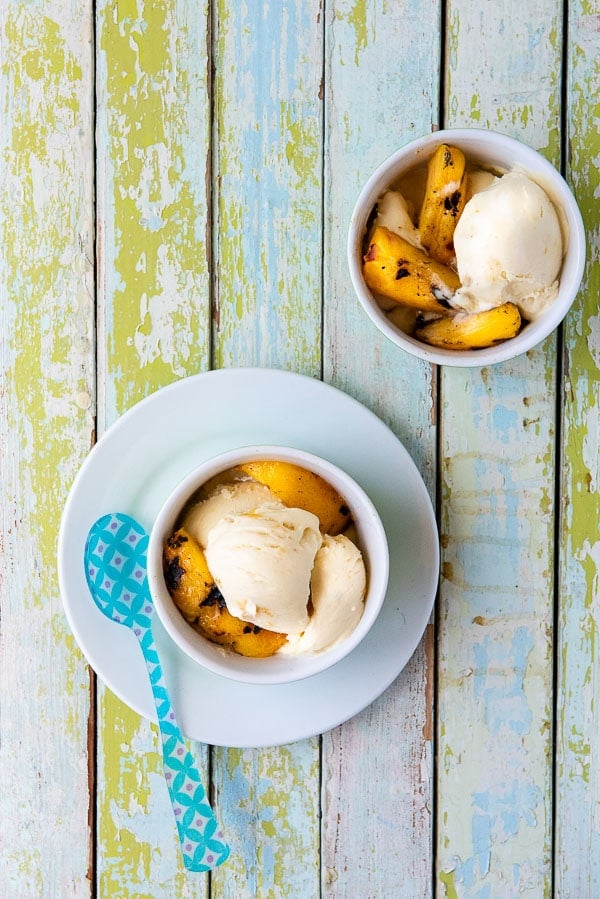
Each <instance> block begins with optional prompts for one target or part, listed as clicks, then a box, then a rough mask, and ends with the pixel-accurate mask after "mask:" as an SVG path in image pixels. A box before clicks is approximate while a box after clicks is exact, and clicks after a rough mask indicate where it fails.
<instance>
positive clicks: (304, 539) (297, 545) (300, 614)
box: [204, 501, 323, 636]
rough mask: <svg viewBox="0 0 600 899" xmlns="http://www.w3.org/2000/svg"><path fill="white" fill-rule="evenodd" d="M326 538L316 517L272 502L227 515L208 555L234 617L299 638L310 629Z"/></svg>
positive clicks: (208, 546)
mask: <svg viewBox="0 0 600 899" xmlns="http://www.w3.org/2000/svg"><path fill="white" fill-rule="evenodd" d="M322 539H323V538H322V536H321V532H320V531H319V519H318V518H317V516H316V515H313V514H312V512H306V511H304V510H303V509H289V508H287V506H284V505H283V503H280V502H278V501H274V502H273V501H271V502H267V503H263V504H262V505H259V506H257V507H256V508H254V509H252V510H251V511H244V512H234V513H232V514H226V515H224V516H223V517H222V518H221V519H220V520H219V521H218V522H217V523H216V524H214V525H213V527H211V528H210V530H209V532H208V537H207V540H206V546H205V549H204V552H205V556H206V562H207V564H208V567H209V569H210V572H211V574H212V576H213V578H214V579H215V583H216V584H217V586H218V587H219V589H220V591H221V593H222V594H223V598H224V599H225V603H226V605H227V609H228V611H229V612H230V613H231V614H232V615H233V616H235V617H236V618H241V619H242V620H244V621H248V622H250V623H251V624H256V625H258V626H259V627H263V628H266V629H267V630H270V631H278V632H280V633H285V634H289V635H291V636H296V635H298V634H300V633H301V632H302V631H303V630H304V629H305V628H306V626H307V624H308V620H309V616H308V599H309V595H310V579H311V572H312V569H313V564H314V561H315V555H316V553H317V550H318V549H319V547H320V546H321V542H322Z"/></svg>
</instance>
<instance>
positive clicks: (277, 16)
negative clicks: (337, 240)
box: [213, 0, 323, 375]
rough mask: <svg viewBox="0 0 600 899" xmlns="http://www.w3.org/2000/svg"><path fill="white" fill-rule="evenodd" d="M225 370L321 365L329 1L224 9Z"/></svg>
mask: <svg viewBox="0 0 600 899" xmlns="http://www.w3.org/2000/svg"><path fill="white" fill-rule="evenodd" d="M214 14H215V25H214V53H215V81H214V98H215V123H214V133H215V151H214V172H213V181H214V183H215V185H216V186H217V191H216V196H215V197H214V208H215V229H214V240H215V284H216V289H215V311H214V322H215V328H214V361H215V367H217V368H221V367H228V366H232V365H261V366H265V367H274V368H288V369H291V370H294V371H299V372H302V373H304V374H308V375H318V374H319V373H320V366H321V352H320V347H321V258H322V247H321V234H322V224H321V200H322V194H321V180H322V179H321V171H322V101H321V99H320V93H321V90H322V86H321V80H322V65H323V62H322V53H323V43H322V31H323V26H322V21H321V6H320V3H319V2H318V0H309V2H302V0H291V2H288V3H285V4H252V3H251V4H249V5H247V6H242V7H240V5H239V4H238V3H232V2H230V0H219V2H217V3H216V4H215V11H214Z"/></svg>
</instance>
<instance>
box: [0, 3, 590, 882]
mask: <svg viewBox="0 0 600 899" xmlns="http://www.w3.org/2000/svg"><path fill="white" fill-rule="evenodd" d="M563 7H564V4H563V3H559V0H532V2H531V3H518V2H517V0H499V2H497V3H490V2H487V3H479V2H477V0H448V2H447V3H446V4H442V3H441V2H436V0H425V2H424V0H421V2H418V0H399V2H397V3H389V2H386V0H328V2H327V3H323V2H321V0H307V2H302V0H286V2H285V3H273V2H271V3H263V2H261V0H251V2H248V3H246V4H243V5H240V4H237V3H235V2H233V0H205V3H204V4H200V5H198V4H192V3H188V2H186V0H99V2H98V3H96V4H92V2H91V0H69V2H68V3H67V2H66V0H45V2H41V0H28V2H25V0H4V2H3V3H2V4H0V609H1V620H2V626H1V630H0V822H1V823H0V895H1V896H2V899H4V897H7V899H17V897H18V899H30V897H31V899H40V897H42V899H55V897H61V899H62V897H63V896H65V897H67V896H68V897H82V899H85V897H90V899H91V897H92V896H98V897H99V899H108V897H110V899H113V897H119V899H120V897H123V899H129V897H131V896H135V897H138V896H139V897H148V899H167V897H168V899H171V897H180V896H181V897H184V896H185V897H197V899H208V896H211V897H223V899H225V897H227V899H254V897H258V899H263V897H273V899H274V897H277V899H278V897H289V899H313V897H314V899H317V897H318V896H323V897H327V899H355V897H358V896H361V897H363V896H364V897H368V899H371V897H373V899H375V897H377V899H379V897H382V899H388V897H390V899H392V897H393V899H417V897H418V899H422V897H423V899H426V897H430V899H433V897H434V896H435V897H439V899H441V897H443V896H446V897H449V899H459V897H460V899H471V897H485V899H513V897H516V896H520V895H531V896H535V897H538V896H539V897H546V896H548V897H550V896H553V895H554V896H556V897H560V899H596V896H597V895H598V894H599V892H600V827H599V825H598V807H599V801H600V799H599V795H598V790H599V786H598V783H597V781H598V778H597V776H595V769H596V767H597V765H596V764H595V758H596V753H597V746H598V745H600V743H599V741H600V729H599V723H598V722H599V718H598V711H597V706H598V694H599V686H598V658H597V652H596V643H597V620H598V614H599V609H598V603H599V600H600V596H599V587H598V584H599V581H600V576H599V565H600V552H599V542H598V521H599V519H600V503H599V500H598V446H599V443H600V424H599V422H600V417H599V415H598V403H599V396H600V394H599V385H600V342H599V334H600V328H599V321H600V319H599V313H598V295H599V293H600V268H599V263H598V257H599V253H600V243H599V242H600V232H599V229H598V220H599V216H600V207H599V187H598V185H599V184H600V163H599V159H600V142H599V138H598V131H599V127H600V107H599V105H598V84H599V83H600V70H599V64H598V59H599V58H600V41H599V34H600V6H599V5H598V0H573V2H572V3H569V4H568V7H565V8H566V9H567V10H568V21H567V23H566V24H567V28H566V29H565V30H564V31H563ZM442 12H445V19H444V20H442V18H441V16H442ZM94 15H95V16H96V19H95V22H94V18H93V17H94ZM94 25H95V27H93V26H94ZM94 36H95V39H96V46H95V53H96V65H95V73H94V71H93V70H94V66H93V62H94V45H93V38H94ZM442 51H443V52H442ZM441 64H443V69H442V70H441V71H440V65H441ZM94 75H95V84H94ZM563 77H565V78H566V82H565V84H564V98H565V103H564V104H563V93H562V88H563V85H562V84H561V78H563ZM94 88H96V90H97V94H96V97H94ZM441 89H443V97H444V107H445V108H444V116H443V119H442V120H441V121H440V120H439V118H438V109H439V106H440V102H439V98H440V90H441ZM94 99H96V106H95V109H94ZM94 113H95V115H94ZM438 125H439V126H443V125H446V126H462V125H471V126H483V127H487V126H489V127H493V128H495V129H498V130H500V131H502V132H505V133H508V134H511V135H514V136H517V137H520V138H522V139H523V140H525V141H526V142H527V143H529V144H530V145H533V146H535V147H538V148H539V149H541V150H542V152H543V153H544V155H546V156H547V157H548V158H549V159H551V160H552V161H553V162H555V163H558V162H559V161H560V154H561V150H563V149H564V150H565V151H566V152H565V158H564V160H563V165H564V167H565V171H566V175H567V177H568V179H569V181H570V182H571V183H572V185H573V187H574V190H575V193H576V196H577V198H578V200H579V203H580V206H581V208H582V212H583V214H584V219H585V222H586V226H587V229H588V264H587V269H586V275H585V279H584V284H583V288H582V291H581V294H580V296H579V298H578V300H577V302H576V304H575V307H574V309H573V310H572V312H571V314H570V315H569V316H568V318H567V320H566V322H565V325H564V328H563V329H562V332H561V333H559V334H557V335H554V336H552V337H551V338H550V339H548V340H547V341H546V342H545V343H544V344H543V345H542V346H540V347H538V348H536V350H535V351H533V352H532V353H530V354H528V355H527V356H525V357H522V358H520V359H517V360H514V361H513V362H511V363H507V364H504V365H500V366H496V367H493V368H489V369H481V370H478V369H475V370H472V371H466V370H450V369H447V370H446V369H445V370H442V371H436V370H432V369H430V368H429V367H428V366H426V365H423V364H421V363H420V362H418V361H417V360H414V359H413V358H412V357H409V356H407V355H406V354H403V353H401V352H400V351H398V350H397V349H396V348H394V347H393V346H392V345H391V344H390V343H389V342H388V341H386V340H385V339H384V338H382V337H381V336H380V335H379V334H378V333H377V332H376V331H375V328H374V326H373V325H372V324H371V323H370V322H369V320H368V319H367V317H366V316H365V314H364V313H363V312H362V310H361V308H360V306H359V304H358V302H357V300H356V298H355V296H354V293H353V290H352V287H351V284H350V280H349V276H348V272H347V264H346V234H347V227H348V222H349V218H350V213H351V210H352V207H353V204H354V200H355V198H356V196H357V194H358V191H359V189H360V187H361V186H362V184H363V183H364V180H365V178H366V177H367V176H368V174H369V173H370V172H371V171H372V169H373V168H374V167H375V166H376V165H377V164H378V163H379V162H380V161H381V160H383V159H384V158H385V157H386V156H387V155H388V154H389V153H390V152H391V151H393V150H394V149H396V148H397V147H398V146H400V145H401V144H403V143H405V142H407V141H409V140H410V139H411V138H413V137H415V136H417V135H419V134H422V133H424V132H427V131H428V130H430V128H432V127H437V126H438ZM95 126H96V131H95V130H94V128H95ZM95 138H96V140H97V142H96V144H95V143H94V141H95ZM94 147H95V151H96V160H97V166H96V171H95V172H94V168H93V162H94ZM94 179H95V187H96V205H95V207H94V203H93V200H94ZM94 212H95V216H96V232H95V237H96V245H95V247H94ZM94 250H95V252H96V259H97V271H96V279H95V280H96V283H94ZM94 307H95V308H94ZM96 323H97V330H96V333H94V326H95V324H96ZM234 365H264V366H274V367H278V368H288V369H292V370H295V371H300V372H303V373H305V374H309V375H314V376H319V375H322V376H323V377H324V379H325V380H326V381H328V382H330V383H332V384H335V385H336V386H338V387H340V388H342V389H344V390H346V391H347V392H348V393H350V394H351V395H353V396H355V397H356V398H358V399H359V400H361V401H362V402H364V403H365V404H366V405H367V406H369V407H370V408H372V409H373V410H374V411H375V412H376V413H377V414H379V415H380V416H381V417H382V418H383V419H384V420H385V421H386V422H387V423H388V424H389V425H390V427H392V429H393V430H394V431H395V432H396V433H397V434H398V435H399V437H400V439H401V440H402V441H403V443H404V444H405V445H406V447H407V448H408V450H409V451H410V452H411V454H412V455H413V457H414V458H415V460H416V462H417V464H418V466H419V468H420V470H421V472H422V473H423V476H424V478H425V481H426V483H427V485H428V487H429V489H430V492H431V495H432V497H435V496H436V493H438V492H439V498H438V504H439V508H440V520H441V530H442V543H443V563H444V568H443V579H442V586H441V596H440V603H439V611H438V616H437V619H436V621H435V622H432V623H431V625H430V627H429V628H428V631H427V633H426V635H425V639H424V640H423V642H422V644H421V646H420V647H419V649H418V651H417V653H416V654H415V656H414V657H413V659H412V660H411V661H410V663H409V665H408V666H407V668H406V669H405V671H404V672H403V673H402V675H401V676H400V678H399V679H398V680H397V681H396V683H394V684H393V685H392V687H391V688H390V689H389V690H388V691H387V692H386V693H385V694H384V695H383V696H382V697H380V699H379V700H378V701H377V702H375V703H374V704H373V705H372V706H371V707H370V708H369V709H367V710H365V711H364V712H363V713H361V714H360V715H358V716H357V717H356V718H355V719H353V720H352V721H350V722H347V723H346V724H344V725H342V726H341V727H338V728H336V729H335V730H333V731H332V732H330V733H328V734H325V735H323V737H322V738H314V739H312V740H305V741H301V742H299V743H296V744H293V745H290V746H284V747H280V748H277V749H266V750H258V751H254V750H239V749H224V748H217V749H215V748H212V747H206V746H200V745H194V746H193V750H194V752H195V753H196V755H197V756H198V758H199V759H200V761H201V764H202V765H203V769H204V775H205V777H206V778H208V775H209V772H210V774H211V777H212V784H211V786H212V791H213V795H214V802H215V805H216V808H217V812H218V815H219V817H220V819H221V820H222V822H223V824H224V825H225V828H226V830H227V831H228V835H229V836H230V837H231V841H232V849H233V853H232V857H231V861H230V862H229V863H228V865H227V866H226V867H224V868H221V869H219V870H218V871H217V872H215V873H214V874H213V875H212V876H211V877H207V876H205V875H200V876H198V875H187V874H186V873H185V872H184V871H183V869H182V866H181V863H180V860H179V854H178V846H177V842H176V834H175V829H174V827H173V822H172V814H171V808H170V805H169V800H168V795H167V791H166V788H165V785H164V780H163V775H162V767H161V760H160V756H159V753H158V743H157V732H156V729H155V727H154V726H153V725H151V724H149V723H148V722H146V721H143V720H142V719H140V717H139V716H138V715H137V714H135V713H134V712H132V711H130V710H129V709H128V708H126V707H125V706H124V705H123V704H122V703H121V702H120V701H119V700H118V699H116V698H115V697H114V696H113V694H112V693H111V692H110V691H108V690H107V689H105V688H104V687H103V686H102V685H101V684H99V685H98V688H97V694H95V687H94V679H93V676H92V675H91V674H90V672H89V670H88V669H87V667H86V665H85V662H84V660H83V659H82V657H81V654H80V652H79V650H78V649H77V647H76V645H75V642H74V639H73V638H72V636H71V635H70V632H69V630H68V625H67V622H66V620H65V618H64V614H63V612H62V608H61V604H60V600H59V596H58V584H57V579H56V575H55V570H56V565H55V554H56V535H57V530H58V524H59V520H60V515H61V512H62V508H63V504H64V501H65V498H66V495H67V490H68V488H69V486H70V484H71V482H72V480H73V477H74V476H75V473H76V471H77V470H78V468H79V466H80V464H81V462H82V461H83V459H84V458H85V456H86V454H87V452H88V450H89V448H90V446H91V444H92V443H93V440H94V436H95V428H96V426H97V429H98V432H99V433H102V432H103V431H104V430H105V429H106V428H107V427H108V426H109V425H110V424H111V423H112V422H113V421H115V419H116V418H117V417H118V416H119V415H121V414H122V413H123V412H124V411H126V410H127V409H128V408H129V407H130V406H131V405H132V404H133V403H135V402H136V401H138V400H139V399H141V398H143V397H145V396H147V395H148V394H149V393H151V392H152V391H154V390H155V389H157V388H158V387H160V386H162V385H164V384H167V383H169V382H171V381H173V380H175V379H177V378H180V377H183V376H185V375H187V374H192V373H195V372H198V371H202V370H207V369H209V368H210V367H219V366H234ZM438 387H439V392H438ZM96 394H97V397H96ZM96 398H97V400H98V403H97V422H96V419H95V414H96ZM557 407H558V408H559V409H560V412H561V416H560V422H559V424H560V427H557V415H556V409H557ZM558 438H560V443H559V442H558ZM438 488H439V489H438ZM557 499H558V500H559V502H558V503H557ZM555 571H556V580H555ZM555 608H556V620H555V618H554V610H555ZM436 625H437V632H436ZM555 684H556V694H554V685H555ZM434 760H437V762H436V761H434ZM434 769H435V773H434ZM553 781H554V783H555V790H554V789H553ZM434 820H435V824H436V829H435V832H434Z"/></svg>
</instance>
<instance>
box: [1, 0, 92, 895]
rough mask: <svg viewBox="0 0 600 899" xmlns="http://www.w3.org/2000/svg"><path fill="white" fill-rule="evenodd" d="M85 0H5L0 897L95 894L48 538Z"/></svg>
mask: <svg viewBox="0 0 600 899" xmlns="http://www.w3.org/2000/svg"><path fill="white" fill-rule="evenodd" d="M91 24H92V23H91V18H90V10H89V5H88V3H86V2H72V3H71V2H62V0H52V2H46V3H43V4H42V3H28V4H24V3H18V2H12V0H9V2H6V3H3V4H2V5H1V6H0V66H1V69H0V117H1V120H2V127H1V128H0V247H1V250H0V492H1V499H0V560H1V562H0V606H1V617H2V631H1V635H0V690H1V699H0V715H1V718H0V728H1V740H0V772H1V774H0V777H1V780H0V821H1V822H2V823H1V824H0V833H1V837H0V858H1V862H0V893H1V895H2V896H3V897H6V899H14V897H23V896H27V897H29V896H31V897H34V896H35V897H54V896H73V897H75V896H77V897H84V896H87V895H89V892H90V881H89V879H88V873H89V865H90V863H91V855H90V827H89V824H90V822H89V791H88V757H87V730H88V715H89V712H90V679H89V674H88V671H87V668H86V666H85V664H84V663H83V660H82V658H81V655H80V653H79V652H78V651H77V649H76V646H75V643H74V640H73V637H72V636H71V634H70V631H69V627H68V625H67V622H66V620H65V617H64V614H63V611H62V607H61V603H60V599H59V595H58V584H57V575H56V540H57V535H58V529H59V524H60V516H61V512H62V507H63V504H64V502H65V499H66V495H67V490H68V488H69V487H70V485H71V482H72V479H73V477H74V475H75V473H76V471H77V468H78V467H79V465H80V463H81V461H82V460H83V458H84V456H85V454H86V453H87V451H88V450H89V447H90V442H91V439H92V433H93V426H94V421H93V416H94V399H95V398H94V360H93V332H92V326H93V289H94V283H93V168H92V166H93V155H92V121H93V108H92V99H93V93H92V90H93V87H92V49H91V34H92V28H91Z"/></svg>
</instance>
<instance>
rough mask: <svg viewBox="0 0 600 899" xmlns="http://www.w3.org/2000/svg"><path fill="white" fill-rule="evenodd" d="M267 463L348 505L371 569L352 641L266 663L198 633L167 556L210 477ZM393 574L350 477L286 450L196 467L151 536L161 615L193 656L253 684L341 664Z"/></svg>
mask: <svg viewBox="0 0 600 899" xmlns="http://www.w3.org/2000/svg"><path fill="white" fill-rule="evenodd" d="M264 459H274V460H283V461H286V462H293V463H295V464H296V465H300V466H301V467H303V468H306V469H309V470H310V471H313V472H315V473H316V474H319V475H321V477H323V478H324V479H325V480H326V481H327V482H328V483H329V484H331V485H332V486H333V487H334V488H335V489H336V490H337V491H338V492H339V493H340V494H341V496H343V497H344V499H345V501H346V503H347V504H348V506H349V508H350V511H351V514H352V517H353V520H354V524H355V526H356V530H357V534H358V541H359V544H360V548H361V550H362V553H363V558H364V560H365V563H366V567H367V579H368V580H367V594H366V598H365V608H364V612H363V615H362V617H361V619H360V621H359V623H358V625H357V627H356V628H355V630H354V631H353V632H352V634H350V636H349V637H347V639H345V640H344V641H342V642H340V643H339V644H337V645H335V646H333V647H332V648H331V649H329V650H325V651H323V652H321V653H318V654H314V655H298V656H292V655H284V654H281V655H280V654H277V653H276V654H275V655H273V656H270V657H269V658H265V659H255V658H248V657H245V656H241V655H238V654H237V653H235V652H232V651H231V650H229V649H226V648H224V647H222V646H218V645H217V644H215V643H211V642H210V640H207V639H205V638H204V637H203V636H201V635H200V634H198V633H197V632H196V631H195V630H194V629H193V628H192V627H190V625H189V624H187V622H186V621H185V619H184V618H183V617H182V615H181V614H180V612H179V610H178V609H177V607H176V605H175V603H174V602H173V600H172V598H171V596H170V594H169V591H168V590H167V587H166V584H165V579H164V576H163V564H162V554H163V545H164V541H165V540H166V538H167V537H168V536H169V535H170V534H171V533H172V532H173V529H174V527H175V523H176V521H177V519H178V517H179V516H180V514H181V511H182V509H183V507H184V506H185V504H186V502H187V501H188V500H189V499H190V498H191V497H192V496H193V494H194V493H195V492H196V491H197V490H198V489H199V488H200V487H201V486H202V485H203V484H205V483H206V482H207V481H208V480H209V479H210V478H212V477H214V476H215V475H217V474H219V473H220V472H223V471H226V470H227V469H229V468H232V467H234V466H236V465H239V464H241V463H242V462H250V461H257V460H264ZM388 572H389V551H388V544H387V538H386V534H385V530H384V528H383V525H382V523H381V519H380V517H379V514H378V513H377V510H376V509H375V506H374V505H373V503H372V502H371V500H370V499H369V497H368V496H367V494H366V493H365V492H364V490H363V489H362V488H361V487H360V486H359V485H358V484H357V483H356V481H354V480H353V479H352V478H351V477H350V476H349V475H347V474H346V473H345V472H343V471H342V470H341V469H340V468H338V467H337V466H335V465H333V464H332V463H331V462H328V461H326V460H325V459H322V458H321V457H319V456H316V455H313V454H312V453H307V452H304V451H303V450H299V449H292V448H290V447H282V446H250V447H241V448H238V449H234V450H231V451H229V452H226V453H222V454H220V455H218V456H216V457H214V458H212V459H210V460H208V461H207V462H204V463H203V464H202V465H200V466H199V467H198V468H196V469H195V470H194V471H193V472H192V473H191V474H190V475H188V477H186V478H185V479H184V480H183V481H182V483H180V484H179V486H178V487H176V489H175V490H174V491H173V492H172V493H171V494H170V496H169V497H168V499H167V500H166V502H165V503H164V505H163V506H162V508H161V510H160V511H159V513H158V515H157V518H156V520H155V522H154V525H153V527H152V530H151V533H150V542H149V546H148V583H149V586H150V591H151V594H152V598H153V601H154V604H155V607H156V610H157V612H158V615H159V617H160V619H161V621H162V623H163V625H164V627H165V629H166V630H167V632H168V634H169V635H170V636H171V638H172V639H173V640H174V641H175V643H176V644H177V645H178V646H179V647H180V648H181V649H182V650H183V652H185V653H187V655H188V656H190V658H192V659H193V660H194V661H195V662H197V663H198V664H199V665H202V666H203V667H205V668H207V669H209V670H210V671H212V672H214V673H216V674H220V675H222V676H223V677H228V678H231V679H233V680H236V681H241V682H244V683H249V684H283V683H288V682H292V681H297V680H301V679H302V678H306V677H310V676H311V675H313V674H317V673H318V672H320V671H324V670H325V669H326V668H329V667H330V666H331V665H335V664H336V662H339V661H340V660H341V659H343V658H344V657H345V656H347V655H348V654H349V653H350V652H352V650H353V649H354V648H355V647H356V646H357V645H358V644H359V643H360V641H361V640H362V639H363V638H364V637H365V635H366V634H367V633H368V631H369V630H370V628H371V626H372V625H373V623H374V622H375V619H376V618H377V616H378V614H379V611H380V609H381V607H382V605H383V602H384V599H385V594H386V589H387V583H388Z"/></svg>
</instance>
